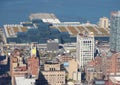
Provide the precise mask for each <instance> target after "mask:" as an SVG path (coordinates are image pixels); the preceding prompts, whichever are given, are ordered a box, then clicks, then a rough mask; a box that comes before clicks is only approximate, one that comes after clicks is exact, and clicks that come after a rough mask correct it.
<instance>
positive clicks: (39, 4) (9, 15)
mask: <svg viewBox="0 0 120 85" xmlns="http://www.w3.org/2000/svg"><path fill="white" fill-rule="evenodd" d="M119 9H120V0H0V26H1V25H3V24H15V23H19V22H21V21H28V20H29V15H30V14H32V13H54V14H55V15H56V16H57V17H58V18H59V19H60V21H80V22H86V21H87V20H89V21H90V22H91V23H96V22H97V21H98V20H99V18H100V17H102V16H106V17H110V12H111V11H114V10H119Z"/></svg>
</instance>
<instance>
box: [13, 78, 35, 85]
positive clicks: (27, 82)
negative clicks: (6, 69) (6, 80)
mask: <svg viewBox="0 0 120 85" xmlns="http://www.w3.org/2000/svg"><path fill="white" fill-rule="evenodd" d="M15 81H16V85H35V79H34V78H25V77H15Z"/></svg>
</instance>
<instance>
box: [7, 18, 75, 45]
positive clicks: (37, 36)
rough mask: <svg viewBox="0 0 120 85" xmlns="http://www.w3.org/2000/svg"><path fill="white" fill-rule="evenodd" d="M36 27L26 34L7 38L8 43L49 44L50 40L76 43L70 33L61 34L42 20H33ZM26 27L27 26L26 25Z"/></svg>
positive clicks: (19, 33) (22, 33)
mask: <svg viewBox="0 0 120 85" xmlns="http://www.w3.org/2000/svg"><path fill="white" fill-rule="evenodd" d="M32 23H33V24H34V25H36V27H31V28H29V29H28V30H27V31H26V32H18V33H17V34H16V35H17V37H9V38H7V42H8V43H10V42H15V43H31V42H37V43H47V40H49V39H58V40H59V43H67V42H75V40H76V39H75V37H71V36H70V34H69V33H68V32H60V31H59V30H58V29H54V28H50V26H51V24H48V23H44V22H43V21H42V20H40V19H35V20H32ZM24 25H25V24H24Z"/></svg>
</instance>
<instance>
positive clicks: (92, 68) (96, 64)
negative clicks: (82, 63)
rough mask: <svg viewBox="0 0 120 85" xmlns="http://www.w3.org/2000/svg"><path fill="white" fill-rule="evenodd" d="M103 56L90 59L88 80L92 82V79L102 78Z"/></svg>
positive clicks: (87, 70)
mask: <svg viewBox="0 0 120 85" xmlns="http://www.w3.org/2000/svg"><path fill="white" fill-rule="evenodd" d="M101 66H102V58H101V57H99V56H97V57H95V59H94V60H92V61H90V62H89V63H88V64H87V66H86V70H85V72H86V80H87V81H88V82H92V80H94V79H95V78H96V79H102V76H103V74H102V68H101Z"/></svg>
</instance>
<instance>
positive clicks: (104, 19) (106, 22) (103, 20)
mask: <svg viewBox="0 0 120 85" xmlns="http://www.w3.org/2000/svg"><path fill="white" fill-rule="evenodd" d="M99 26H100V28H108V27H109V19H108V18H107V17H102V18H100V19H99Z"/></svg>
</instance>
